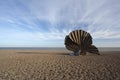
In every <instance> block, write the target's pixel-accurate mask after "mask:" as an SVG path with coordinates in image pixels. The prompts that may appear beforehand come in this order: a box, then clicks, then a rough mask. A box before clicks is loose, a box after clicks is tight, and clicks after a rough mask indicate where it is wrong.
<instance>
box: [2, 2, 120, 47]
mask: <svg viewBox="0 0 120 80" xmlns="http://www.w3.org/2000/svg"><path fill="white" fill-rule="evenodd" d="M98 3H99V4H98ZM119 3H120V1H119V0H114V1H113V0H74V1H73V0H50V1H49V0H31V1H29V0H4V1H0V11H1V13H0V31H1V32H0V36H1V37H0V39H1V40H0V41H1V43H2V42H3V41H4V39H8V40H11V39H17V40H18V43H19V42H27V41H28V40H31V42H30V43H32V42H35V41H36V42H41V43H43V44H44V43H46V41H53V43H54V41H56V42H58V44H59V42H60V43H61V42H64V37H65V36H66V35H67V34H68V33H69V32H70V31H72V30H75V29H83V30H86V31H88V32H90V33H91V35H92V36H93V38H94V39H103V41H101V42H104V40H106V39H112V40H113V39H117V40H118V39H120V31H119V30H120V5H119ZM19 40H20V41H19ZM98 41H99V40H98ZM113 44H114V43H113ZM48 45H49V44H48ZM60 45H61V44H60Z"/></svg>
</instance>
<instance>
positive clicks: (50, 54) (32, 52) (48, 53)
mask: <svg viewBox="0 0 120 80" xmlns="http://www.w3.org/2000/svg"><path fill="white" fill-rule="evenodd" d="M16 53H17V54H28V55H29V54H38V55H40V54H49V55H69V53H54V52H53V53H49V52H48V53H47V52H16Z"/></svg>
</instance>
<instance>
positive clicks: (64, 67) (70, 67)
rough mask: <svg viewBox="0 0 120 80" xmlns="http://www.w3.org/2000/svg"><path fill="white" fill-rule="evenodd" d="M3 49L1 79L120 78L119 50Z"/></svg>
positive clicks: (99, 79) (94, 79) (1, 53)
mask: <svg viewBox="0 0 120 80" xmlns="http://www.w3.org/2000/svg"><path fill="white" fill-rule="evenodd" d="M100 54H101V55H95V54H87V55H86V56H81V55H80V56H70V55H69V51H67V50H63V51H60V50H0V80H120V52H115V51H109V52H100Z"/></svg>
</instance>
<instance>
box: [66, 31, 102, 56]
mask: <svg viewBox="0 0 120 80" xmlns="http://www.w3.org/2000/svg"><path fill="white" fill-rule="evenodd" d="M65 46H66V48H67V49H68V50H70V51H73V52H74V53H73V55H79V54H80V55H86V52H89V53H94V54H98V55H100V54H99V51H98V49H97V48H96V47H95V46H94V45H92V37H91V35H90V34H89V33H88V32H86V31H84V30H75V31H72V32H70V33H69V35H67V36H66V37H65Z"/></svg>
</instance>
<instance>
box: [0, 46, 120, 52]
mask: <svg viewBox="0 0 120 80" xmlns="http://www.w3.org/2000/svg"><path fill="white" fill-rule="evenodd" d="M98 49H99V51H120V47H98ZM0 50H67V49H66V48H65V47H0Z"/></svg>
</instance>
